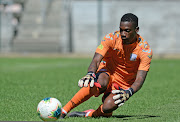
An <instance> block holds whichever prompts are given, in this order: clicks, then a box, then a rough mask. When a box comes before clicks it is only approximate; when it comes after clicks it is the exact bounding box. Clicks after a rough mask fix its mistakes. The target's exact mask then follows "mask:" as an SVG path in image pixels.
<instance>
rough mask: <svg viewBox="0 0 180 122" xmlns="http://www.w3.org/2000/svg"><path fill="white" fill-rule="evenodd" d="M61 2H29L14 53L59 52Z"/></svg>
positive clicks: (14, 44) (19, 29)
mask: <svg viewBox="0 0 180 122" xmlns="http://www.w3.org/2000/svg"><path fill="white" fill-rule="evenodd" d="M60 5H61V0H54V1H53V0H27V1H26V3H25V9H24V11H23V16H22V18H21V24H20V26H19V28H18V31H19V32H18V36H17V38H15V39H14V41H13V51H14V52H59V51H60V50H61V47H60V14H58V13H60V11H59V6H60Z"/></svg>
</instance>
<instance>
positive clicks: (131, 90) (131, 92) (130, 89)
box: [128, 88, 134, 96]
mask: <svg viewBox="0 0 180 122" xmlns="http://www.w3.org/2000/svg"><path fill="white" fill-rule="evenodd" d="M128 90H129V93H130V96H132V95H133V94H134V90H133V88H129V89H128Z"/></svg>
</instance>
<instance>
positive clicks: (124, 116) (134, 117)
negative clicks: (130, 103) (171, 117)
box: [112, 115, 160, 120]
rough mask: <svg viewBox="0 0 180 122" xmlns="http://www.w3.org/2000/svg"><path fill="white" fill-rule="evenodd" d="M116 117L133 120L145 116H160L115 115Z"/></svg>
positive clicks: (145, 116)
mask: <svg viewBox="0 0 180 122" xmlns="http://www.w3.org/2000/svg"><path fill="white" fill-rule="evenodd" d="M112 117H114V118H122V119H123V120H132V119H145V118H153V117H160V116H154V115H131V116H130V115H113V116H112Z"/></svg>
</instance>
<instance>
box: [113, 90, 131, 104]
mask: <svg viewBox="0 0 180 122" xmlns="http://www.w3.org/2000/svg"><path fill="white" fill-rule="evenodd" d="M112 93H113V94H116V95H114V96H113V99H114V100H115V102H114V103H115V104H116V105H118V107H120V106H122V105H124V103H125V102H126V101H127V100H128V99H129V98H130V97H131V96H132V95H133V93H134V91H133V89H132V88H129V89H128V90H124V89H121V88H120V90H112Z"/></svg>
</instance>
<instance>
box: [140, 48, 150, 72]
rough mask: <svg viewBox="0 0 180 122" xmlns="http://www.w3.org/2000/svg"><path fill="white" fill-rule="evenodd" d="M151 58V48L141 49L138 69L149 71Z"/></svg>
mask: <svg viewBox="0 0 180 122" xmlns="http://www.w3.org/2000/svg"><path fill="white" fill-rule="evenodd" d="M151 59H152V49H151V48H150V47H148V48H146V49H142V50H141V52H140V65H139V68H138V70H144V71H149V68H150V64H151Z"/></svg>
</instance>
